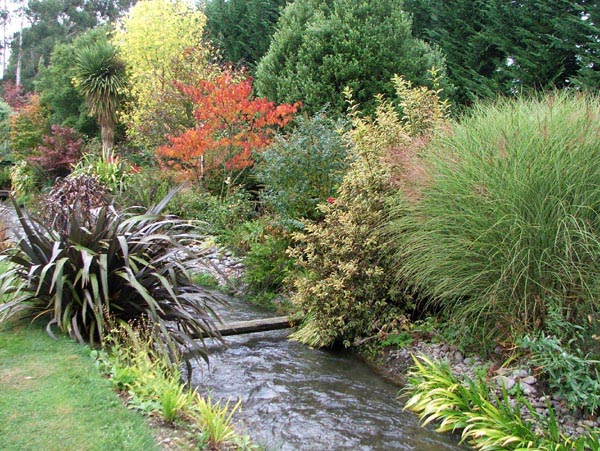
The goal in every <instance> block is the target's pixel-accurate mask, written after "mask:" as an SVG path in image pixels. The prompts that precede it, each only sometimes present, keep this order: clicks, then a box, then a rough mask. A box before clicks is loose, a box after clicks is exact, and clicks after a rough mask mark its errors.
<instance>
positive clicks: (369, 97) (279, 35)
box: [255, 0, 445, 115]
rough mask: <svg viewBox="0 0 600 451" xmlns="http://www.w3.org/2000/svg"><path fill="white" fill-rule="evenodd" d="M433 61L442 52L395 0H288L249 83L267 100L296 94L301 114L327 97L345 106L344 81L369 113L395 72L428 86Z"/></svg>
mask: <svg viewBox="0 0 600 451" xmlns="http://www.w3.org/2000/svg"><path fill="white" fill-rule="evenodd" d="M433 66H435V67H438V68H440V69H443V68H444V67H445V63H444V58H443V56H442V54H441V52H440V51H439V50H438V49H436V48H432V47H430V46H429V45H428V44H426V43H425V42H424V41H422V40H420V39H416V38H415V37H414V36H413V35H412V30H411V19H410V16H409V15H408V14H407V13H405V12H404V11H403V7H402V2H399V1H396V0H371V1H368V2H366V1H355V0H331V1H316V0H296V1H294V2H290V3H289V4H288V5H287V6H286V8H285V9H284V10H283V11H282V13H281V16H280V18H279V21H278V23H277V27H276V32H275V34H274V35H273V38H272V40H271V45H270V47H269V50H268V51H267V53H266V54H265V55H264V57H263V58H262V59H261V60H260V62H259V64H258V66H257V68H256V84H255V85H256V89H257V91H258V93H259V94H260V95H261V96H265V97H268V98H269V100H272V101H275V102H278V103H282V102H288V103H291V102H296V101H302V104H303V108H304V110H305V111H307V112H308V113H309V114H314V113H316V112H317V111H319V110H320V109H322V108H323V107H324V106H325V105H329V106H330V111H331V113H332V114H335V115H341V114H344V112H345V111H346V106H347V105H346V104H345V102H344V96H343V89H344V88H345V87H347V86H348V87H350V88H351V89H352V91H353V92H354V93H355V96H356V100H357V102H358V103H360V104H361V105H362V108H363V110H365V111H367V112H368V113H369V114H373V113H374V111H375V107H376V104H377V102H376V101H375V100H374V97H375V95H377V94H380V93H383V94H384V95H385V96H386V97H388V98H391V97H392V96H393V95H394V94H395V92H394V91H395V88H394V84H393V83H392V82H391V81H390V80H391V79H392V77H393V76H394V75H395V74H400V75H402V76H404V77H405V78H406V79H408V80H410V81H412V82H413V83H415V84H417V85H429V86H432V84H431V80H430V79H429V78H428V76H427V71H428V70H429V69H430V68H431V67H433Z"/></svg>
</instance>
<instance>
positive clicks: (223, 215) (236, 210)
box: [168, 186, 254, 236]
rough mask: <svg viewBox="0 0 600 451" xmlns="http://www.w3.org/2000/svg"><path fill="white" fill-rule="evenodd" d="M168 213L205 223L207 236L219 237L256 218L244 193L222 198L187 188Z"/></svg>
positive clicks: (177, 196) (242, 191) (169, 207)
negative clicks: (253, 217)
mask: <svg viewBox="0 0 600 451" xmlns="http://www.w3.org/2000/svg"><path fill="white" fill-rule="evenodd" d="M168 209H169V210H168V211H169V212H170V213H172V214H175V215H177V216H180V217H182V218H186V219H194V220H197V221H202V222H203V223H205V225H204V228H205V229H206V232H207V233H209V234H213V235H217V236H218V235H222V234H223V233H224V232H225V231H227V230H229V229H231V228H233V227H235V226H237V225H239V224H242V223H243V222H245V221H247V220H248V219H250V218H251V217H252V216H253V215H254V204H253V203H252V202H251V201H250V199H249V196H248V193H247V192H246V191H244V190H242V189H239V190H235V191H233V192H232V193H231V194H229V195H228V196H225V197H223V198H221V197H219V196H215V195H213V194H210V193H208V192H205V191H201V190H199V189H196V188H194V187H191V186H188V187H186V188H184V189H182V190H181V191H180V192H178V193H177V195H176V196H175V197H174V198H173V200H172V202H171V203H170V205H169V206H168Z"/></svg>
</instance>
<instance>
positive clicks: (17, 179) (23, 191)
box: [10, 160, 37, 198]
mask: <svg viewBox="0 0 600 451" xmlns="http://www.w3.org/2000/svg"><path fill="white" fill-rule="evenodd" d="M10 185H11V191H12V194H13V195H14V196H15V197H17V198H20V197H22V196H25V195H27V194H31V193H32V192H34V191H36V190H37V188H36V186H37V177H36V174H35V170H34V169H33V167H31V165H30V164H29V163H27V161H26V160H19V161H18V162H17V163H16V164H15V165H14V166H13V167H12V168H11V169H10Z"/></svg>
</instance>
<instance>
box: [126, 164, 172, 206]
mask: <svg viewBox="0 0 600 451" xmlns="http://www.w3.org/2000/svg"><path fill="white" fill-rule="evenodd" d="M177 185H178V183H176V181H175V180H174V179H173V178H172V177H170V176H169V175H166V174H164V172H163V171H160V170H157V169H153V168H148V167H144V168H143V169H142V170H141V171H139V172H134V173H132V174H131V175H130V178H129V183H128V187H127V189H125V190H123V191H121V192H119V193H116V194H115V203H117V204H118V205H120V206H121V207H124V208H125V207H131V206H136V205H139V206H143V207H149V206H151V205H154V204H156V203H157V202H159V201H160V199H162V198H163V197H165V196H166V195H167V194H168V193H169V191H171V190H172V189H173V188H174V187H175V186H177ZM182 195H183V194H182V193H181V192H178V193H177V196H176V197H178V196H182ZM170 204H171V205H167V207H166V208H171V209H175V208H176V207H174V201H173V200H171V202H170Z"/></svg>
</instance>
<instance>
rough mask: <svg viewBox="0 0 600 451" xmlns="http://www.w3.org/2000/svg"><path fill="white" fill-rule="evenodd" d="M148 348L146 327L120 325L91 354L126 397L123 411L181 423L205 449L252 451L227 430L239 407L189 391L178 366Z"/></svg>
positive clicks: (241, 438) (149, 338) (150, 345)
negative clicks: (129, 408) (101, 347)
mask: <svg viewBox="0 0 600 451" xmlns="http://www.w3.org/2000/svg"><path fill="white" fill-rule="evenodd" d="M153 342H154V341H153V339H152V336H151V333H150V332H149V329H148V327H147V326H145V325H141V326H138V327H131V326H130V325H128V324H124V323H122V324H120V325H119V326H116V327H113V329H112V331H111V333H110V334H108V336H107V338H106V340H105V341H104V343H103V346H104V350H103V351H100V352H95V354H96V359H97V362H98V366H99V367H100V369H101V370H102V371H104V372H105V373H106V374H107V375H108V376H109V377H110V381H111V383H112V384H113V386H114V387H115V388H116V389H118V390H121V391H123V392H126V393H127V394H128V396H129V401H128V402H129V407H131V408H134V409H138V410H141V411H144V412H146V413H148V414H152V415H157V416H159V417H161V418H163V419H164V420H165V421H169V422H173V421H187V422H188V424H190V425H191V426H192V427H193V428H195V429H197V430H198V431H199V435H198V441H199V443H201V444H207V445H209V446H211V447H212V448H211V449H222V448H221V447H227V446H231V447H232V448H235V449H242V448H243V449H253V446H252V445H251V444H250V440H249V438H248V437H245V436H239V435H238V434H237V433H236V432H235V430H234V429H233V426H232V417H233V414H234V413H235V412H236V411H237V410H238V409H239V408H240V405H241V401H239V402H237V403H236V404H234V405H231V403H230V401H227V402H226V403H224V404H221V403H220V402H213V401H212V399H211V398H210V397H207V398H204V397H202V396H201V395H200V394H198V392H197V391H196V390H190V389H189V388H188V387H186V385H185V384H184V383H183V382H182V379H181V372H180V370H179V365H178V364H177V363H173V361H172V360H171V357H169V356H167V355H165V354H164V353H161V351H160V350H159V349H158V348H156V347H155V346H153ZM227 449H229V448H227Z"/></svg>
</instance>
